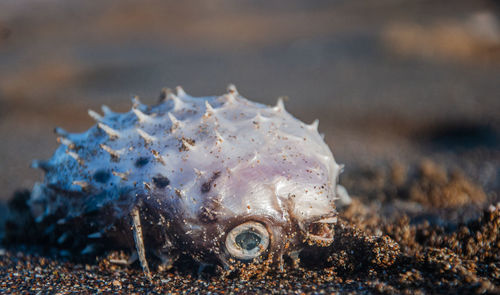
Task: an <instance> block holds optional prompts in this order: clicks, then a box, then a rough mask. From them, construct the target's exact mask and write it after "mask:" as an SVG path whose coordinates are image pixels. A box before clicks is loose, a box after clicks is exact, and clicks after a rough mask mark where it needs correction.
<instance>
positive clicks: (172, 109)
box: [31, 87, 340, 244]
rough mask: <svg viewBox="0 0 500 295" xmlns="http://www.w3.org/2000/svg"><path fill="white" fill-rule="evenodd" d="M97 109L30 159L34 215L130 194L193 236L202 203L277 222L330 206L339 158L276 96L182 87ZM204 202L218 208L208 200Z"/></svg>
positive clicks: (222, 215) (78, 209)
mask: <svg viewBox="0 0 500 295" xmlns="http://www.w3.org/2000/svg"><path fill="white" fill-rule="evenodd" d="M103 112H104V115H103V116H101V115H99V114H97V113H95V112H93V111H89V114H90V116H91V117H93V118H94V119H95V120H96V121H97V124H96V125H95V126H93V127H92V128H90V129H89V130H88V131H86V132H84V133H81V134H70V133H67V132H65V131H63V130H61V129H57V130H56V133H58V134H59V135H60V136H61V137H60V142H61V146H60V147H59V148H58V149H57V151H56V152H55V154H54V156H53V157H52V158H51V159H50V160H49V161H48V162H35V164H34V165H35V166H37V167H40V168H43V169H44V170H46V176H45V180H44V182H43V183H38V184H37V185H35V188H34V190H33V193H32V197H31V204H32V205H31V206H32V212H33V214H34V215H35V217H37V218H38V220H43V219H44V217H46V216H51V215H53V214H55V213H56V212H60V211H63V212H64V213H63V216H62V218H65V219H68V218H73V217H77V216H81V215H84V214H85V212H86V211H88V210H99V208H103V207H105V206H109V205H110V204H111V205H112V206H113V204H115V203H116V204H118V203H120V202H133V200H134V198H133V197H132V198H126V199H123V195H124V194H128V193H130V192H141V195H142V196H146V197H145V198H146V199H147V200H148V202H151V203H155V204H157V206H158V208H162V207H164V208H166V209H164V210H167V211H169V212H167V213H165V215H168V216H169V217H168V218H170V219H172V216H176V214H177V215H178V217H179V218H181V219H182V222H180V223H179V224H181V225H180V226H181V227H183V228H182V229H175V232H184V233H185V235H188V236H191V240H196V238H197V237H204V238H205V239H207V237H206V234H205V233H204V228H203V226H201V224H203V222H200V221H199V219H200V212H204V210H205V213H206V210H214V211H217V212H213V213H214V214H215V215H217V220H221V222H223V221H224V220H226V219H227V220H228V219H230V218H232V217H236V216H252V215H263V216H272V217H273V218H274V219H277V220H279V221H280V222H283V223H286V222H290V220H292V219H293V220H295V221H296V222H297V223H298V225H299V227H301V228H304V227H305V222H306V221H311V220H317V219H319V218H324V217H331V216H333V215H334V213H335V207H334V200H335V199H336V194H335V189H336V187H335V186H336V181H337V178H338V174H339V170H340V169H339V165H337V164H336V163H335V161H334V158H333V155H332V153H331V151H330V149H329V148H328V146H327V145H326V144H325V142H324V141H323V139H322V137H321V135H320V134H319V133H318V131H317V122H315V123H313V124H311V125H307V124H304V123H303V122H301V121H299V120H297V119H296V118H294V117H293V116H292V115H290V114H289V113H288V112H287V111H286V110H285V109H284V106H283V103H282V102H281V100H280V101H279V102H278V104H277V105H276V106H275V107H268V106H265V105H262V104H258V103H254V102H251V101H249V100H247V99H245V98H243V97H242V96H240V95H239V94H238V93H237V91H236V89H235V88H233V87H230V88H229V92H228V93H227V94H225V95H223V96H219V97H217V96H213V97H201V98H195V97H191V96H189V95H187V94H185V93H184V91H182V89H180V88H179V89H178V92H177V95H174V94H172V93H168V94H167V95H166V98H165V99H164V100H163V101H161V102H160V103H159V104H157V105H155V106H146V105H143V104H141V103H140V102H139V101H138V100H137V99H135V100H134V105H133V107H132V109H131V110H130V111H129V112H127V113H123V114H119V113H114V112H112V111H110V110H109V109H108V108H107V107H103ZM207 185H208V187H207ZM149 192H150V193H149ZM71 193H75V194H76V195H77V196H76V197H74V196H71ZM136 195H137V193H136ZM206 199H210V200H211V202H212V203H213V202H216V203H217V204H218V205H219V206H217V208H213V206H212V207H210V206H208V207H207V200H206ZM121 205H123V204H121ZM116 207H118V206H116ZM124 207H125V208H126V206H121V207H120V208H117V209H116V210H115V211H116V212H115V214H116V216H120V212H121V211H123V210H124V209H123V208H124ZM120 210H121V211H120ZM125 211H126V210H125ZM160 211H161V210H160ZM122 213H123V214H122V215H127V214H128V213H129V212H122ZM168 218H167V219H168ZM219 227H220V228H221V229H220V231H221V232H222V231H224V229H223V226H222V225H221V226H219ZM169 239H170V240H172V239H176V236H173V235H170V236H169ZM205 242H206V241H205ZM173 243H174V244H175V241H173Z"/></svg>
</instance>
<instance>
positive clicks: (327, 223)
mask: <svg viewBox="0 0 500 295" xmlns="http://www.w3.org/2000/svg"><path fill="white" fill-rule="evenodd" d="M336 223H337V216H328V217H323V218H320V219H318V220H315V221H311V222H309V224H307V226H306V227H305V230H304V232H305V242H307V243H308V244H309V245H311V246H312V245H319V246H328V245H330V244H331V243H332V242H333V239H334V235H335V230H334V227H335V224H336Z"/></svg>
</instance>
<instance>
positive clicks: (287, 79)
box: [0, 0, 500, 294]
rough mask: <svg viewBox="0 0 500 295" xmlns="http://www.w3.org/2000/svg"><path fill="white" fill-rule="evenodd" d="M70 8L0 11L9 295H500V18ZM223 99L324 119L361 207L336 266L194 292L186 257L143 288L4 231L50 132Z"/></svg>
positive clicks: (100, 262) (308, 263)
mask: <svg viewBox="0 0 500 295" xmlns="http://www.w3.org/2000/svg"><path fill="white" fill-rule="evenodd" d="M62 2H63V1H59V0H48V1H45V2H43V3H40V4H37V5H34V4H32V5H28V4H27V2H25V1H5V2H2V3H1V4H0V64H1V65H2V66H1V67H0V138H2V144H1V145H0V168H1V169H0V187H1V188H2V193H1V194H0V200H1V202H0V224H1V225H0V236H4V237H5V238H6V239H4V240H3V242H2V244H0V291H1V292H3V293H23V292H24V293H37V292H39V291H42V293H43V292H54V293H56V292H62V293H67V292H71V291H76V292H86V293H95V292H98V291H105V292H123V293H132V292H136V293H143V292H146V291H148V292H153V293H168V292H171V293H180V292H185V293H195V292H199V293H206V292H213V293H218V294H221V293H257V292H265V293H297V294H300V293H322V292H324V293H330V292H343V293H353V294H359V293H369V294H372V293H375V294H380V293H383V294H401V293H408V294H433V293H449V294H457V293H462V294H465V293H491V294H493V293H499V292H500V290H499V286H500V270H499V268H500V257H499V253H500V241H499V235H498V232H499V222H500V221H499V220H500V217H499V216H500V213H499V209H498V206H497V205H496V204H497V203H498V202H499V201H500V170H499V167H500V117H499V115H498V111H497V110H498V109H500V100H499V99H498V98H499V97H500V84H499V83H498V77H499V76H500V54H499V52H500V41H499V40H500V39H499V38H500V35H499V33H498V32H497V31H498V29H495V28H496V27H495V24H494V23H495V19H496V20H498V15H499V10H498V4H495V3H496V2H494V1H487V0H484V1H474V2H470V1H440V3H434V2H432V3H430V2H428V1H408V0H383V1H380V0H377V1H362V2H356V1H347V2H345V1H339V2H337V1H333V2H329V3H322V2H320V1H318V2H316V1H312V2H311V1H308V2H302V1H286V5H285V4H284V3H283V2H280V3H277V4H272V3H260V4H261V5H260V6H258V7H256V6H251V5H249V4H234V3H233V4H231V3H229V2H230V1H220V3H219V4H220V5H210V4H206V5H192V4H189V3H183V4H179V3H177V2H168V1H155V0H150V1H146V2H147V5H143V4H138V3H137V2H134V1H122V2H121V4H120V5H117V4H116V3H115V2H113V1H101V3H100V4H99V5H94V4H86V3H84V2H65V3H64V4H63V3H62ZM146 2H144V3H146ZM491 18H493V21H492V20H491ZM450 44H451V45H452V46H450ZM228 83H235V84H236V85H237V86H238V89H239V92H240V93H241V94H242V95H244V96H246V97H248V98H249V99H251V100H255V101H259V102H263V103H266V104H274V103H275V101H276V99H277V97H279V96H287V97H288V99H287V100H285V105H286V108H287V110H288V111H289V112H290V113H292V114H294V115H296V116H297V117H299V118H300V119H302V120H304V121H306V122H312V120H314V119H316V118H319V119H320V127H319V128H320V131H321V132H323V133H325V135H326V137H325V140H326V142H327V143H328V144H329V146H330V147H331V148H332V150H333V153H334V155H335V157H336V160H337V162H340V163H343V164H345V165H346V166H345V167H346V168H345V172H344V173H343V174H342V175H341V179H340V181H341V183H342V184H343V185H344V186H345V187H346V188H347V190H348V191H349V193H350V194H351V196H352V197H353V200H354V202H353V204H352V205H351V206H350V207H347V208H343V209H340V210H339V211H340V217H341V218H340V220H341V221H340V222H339V224H338V226H337V228H336V230H335V234H336V242H335V243H334V245H332V247H331V249H329V253H328V255H327V256H326V257H324V256H321V257H318V256H315V255H314V253H315V252H314V251H309V252H304V254H303V257H302V259H301V264H300V267H299V268H298V269H297V268H294V267H293V266H292V265H291V264H288V265H287V266H286V268H285V271H284V272H273V271H271V272H267V273H255V274H254V275H255V276H254V277H252V276H250V277H249V276H245V275H244V276H243V277H240V276H238V275H234V274H233V275H229V276H225V277H223V276H221V275H220V274H219V273H218V272H217V270H216V269H215V268H209V269H207V270H205V271H204V272H203V273H202V274H201V276H199V275H198V265H197V264H196V263H194V262H193V261H191V260H190V259H189V258H183V259H182V260H181V262H179V263H177V264H176V265H175V266H174V268H173V269H172V270H169V271H156V272H155V275H154V278H153V282H149V281H148V280H146V279H145V278H144V276H143V274H142V272H141V270H140V267H139V266H138V265H137V263H136V264H134V265H132V266H129V267H124V266H119V265H114V264H112V263H110V262H109V260H110V258H111V257H115V256H117V255H118V256H120V255H122V256H127V255H128V252H124V253H103V254H100V255H99V256H98V257H83V256H79V255H77V256H75V255H69V254H68V253H69V252H67V251H66V249H59V248H57V247H54V246H53V245H47V244H44V243H42V242H41V241H40V240H39V239H38V240H37V234H36V233H31V232H30V234H26V233H25V234H24V235H21V236H17V237H16V236H15V235H14V236H12V235H11V234H12V233H15V232H16V230H15V229H13V228H12V227H9V226H7V228H6V227H5V226H4V222H3V221H4V219H5V217H6V216H7V202H8V201H9V200H11V198H12V197H13V195H14V192H15V191H23V190H29V189H31V188H32V186H33V183H34V182H35V181H39V180H40V179H42V177H43V174H42V173H41V172H40V171H35V170H32V169H30V168H29V164H30V162H31V160H32V159H46V158H48V157H50V155H51V153H52V152H53V151H54V150H55V148H56V147H57V145H58V144H57V142H56V140H55V135H53V134H52V130H53V128H54V127H55V126H62V127H64V128H65V129H67V130H69V131H71V132H78V131H83V130H86V129H87V128H88V127H89V126H91V124H93V121H92V119H91V118H89V117H88V116H87V109H89V108H91V109H96V110H97V109H99V107H100V106H101V105H102V104H107V105H109V106H110V107H111V108H112V109H113V110H117V111H125V110H127V109H128V108H129V107H130V102H129V99H128V97H129V96H130V95H131V94H139V95H140V96H141V99H142V100H143V101H144V102H146V103H153V102H155V101H156V100H157V98H158V94H159V92H160V90H161V89H162V88H163V87H171V88H173V87H175V86H177V85H183V86H184V88H185V89H186V91H188V92H189V93H191V94H193V95H215V94H222V93H223V92H224V90H225V87H226V85H227V84H228ZM19 195H22V194H18V196H19ZM18 200H19V199H18ZM23 204H24V203H23V202H21V203H19V204H17V205H19V206H18V207H17V208H18V209H19V210H21V211H22V210H23V208H24V207H23V206H24V205H23ZM11 205H13V206H14V207H16V206H17V205H16V203H15V202H14V203H12V202H11ZM11 212H12V211H11ZM23 216H25V215H23ZM9 230H11V231H10V234H9ZM31 230H32V231H33V228H32V229H31ZM28 232H29V231H28ZM17 233H19V231H17Z"/></svg>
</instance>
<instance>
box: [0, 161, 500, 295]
mask: <svg viewBox="0 0 500 295" xmlns="http://www.w3.org/2000/svg"><path fill="white" fill-rule="evenodd" d="M414 169H415V171H416V172H415V173H414V174H412V173H409V172H408V170H411V168H410V169H402V167H401V165H392V167H390V166H386V167H385V168H384V169H379V170H378V171H377V170H371V171H368V170H367V169H365V170H362V171H361V170H360V171H358V172H356V173H352V174H351V175H346V177H345V180H344V184H345V185H346V186H347V187H348V189H349V188H350V187H349V186H350V185H351V184H350V181H356V182H357V183H363V182H364V183H365V184H364V187H362V188H358V191H357V193H358V194H359V196H353V203H352V204H351V205H350V206H348V207H346V208H343V209H340V210H341V211H340V215H339V222H338V223H337V224H336V225H335V239H334V243H333V244H331V245H330V246H328V247H327V248H324V247H319V246H312V247H308V248H307V249H306V250H304V251H303V252H302V253H301V257H300V258H301V259H300V264H299V265H298V266H294V265H293V263H292V262H291V261H288V262H287V264H286V265H285V269H284V270H283V271H277V270H275V269H270V270H269V269H266V270H265V271H263V270H262V268H255V269H254V268H252V267H249V268H247V267H242V268H241V269H240V271H241V272H240V271H238V270H236V271H233V272H225V271H222V269H221V268H219V267H215V266H214V267H207V268H205V269H204V270H203V271H202V272H199V265H198V264H197V263H195V262H194V261H192V260H191V259H190V258H189V257H182V258H181V259H180V260H179V261H178V262H177V263H176V264H175V265H174V267H173V268H172V269H170V270H158V269H157V270H155V271H154V272H153V273H154V275H153V278H152V280H151V281H149V280H148V279H147V278H146V277H145V276H144V274H143V273H142V271H141V269H140V267H139V265H137V263H135V264H132V265H130V266H123V265H117V264H115V263H111V260H112V259H116V258H120V257H121V258H127V257H128V255H129V253H128V252H127V251H121V252H103V253H102V254H101V255H99V256H95V257H82V256H74V255H71V254H70V252H68V251H67V250H65V249H60V248H56V247H54V246H53V245H48V244H46V243H44V242H43V241H41V240H36V238H35V239H32V241H33V242H32V243H29V242H27V241H29V240H30V239H29V238H28V239H27V236H26V234H25V233H26V232H23V234H22V235H21V237H23V238H22V239H19V237H18V239H17V240H16V236H15V232H11V233H9V231H7V242H6V243H4V246H3V248H2V249H1V250H0V255H1V256H0V258H1V259H0V269H1V270H2V271H1V276H0V290H2V291H3V292H6V293H18V292H19V293H23V292H24V293H37V292H39V291H42V292H51V293H52V292H54V293H57V292H59V293H69V292H86V293H95V292H124V293H145V292H150V293H196V292H199V293H208V292H211V293H212V294H226V293H228V294H235V293H295V294H302V293H315V294H322V293H336V292H342V293H352V294H379V293H382V294H433V293H440V294H443V293H444V294H446V293H448V294H466V293H475V294H494V293H498V292H500V263H499V262H500V203H499V204H498V205H494V204H496V202H497V201H498V198H497V197H496V196H495V195H494V194H485V193H484V191H483V189H482V188H481V187H480V186H478V185H477V184H475V183H474V182H473V181H471V180H470V179H469V178H467V177H466V176H464V175H463V174H460V173H458V172H453V173H451V172H448V171H447V169H446V168H444V167H442V166H440V165H437V164H436V163H434V162H431V161H429V160H424V161H422V163H421V164H420V165H419V167H414ZM384 171H385V172H384ZM362 175H364V176H362ZM376 175H379V176H378V179H376V181H374V180H373V179H374V176H376ZM380 175H385V176H380ZM351 177H354V178H352V179H351ZM375 178H377V177H375ZM368 183H371V184H368ZM374 194H375V195H378V197H374ZM26 196H27V195H26V193H24V194H23V193H20V194H18V195H17V199H18V200H22V199H23V198H26ZM16 206H17V207H16ZM11 207H13V208H17V209H20V210H22V208H23V205H22V202H21V203H19V202H18V203H16V202H11ZM465 211H466V212H468V214H461V213H460V212H465ZM18 216H19V215H18ZM464 220H467V221H465V222H464ZM34 236H36V234H32V238H33V237H34ZM9 239H10V241H11V242H8V240H9ZM20 241H23V243H19V242H20ZM325 250H326V251H325Z"/></svg>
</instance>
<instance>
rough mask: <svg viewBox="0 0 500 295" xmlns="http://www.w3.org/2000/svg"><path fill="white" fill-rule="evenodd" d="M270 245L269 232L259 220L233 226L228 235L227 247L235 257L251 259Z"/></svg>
mask: <svg viewBox="0 0 500 295" xmlns="http://www.w3.org/2000/svg"><path fill="white" fill-rule="evenodd" d="M268 246H269V233H268V232H267V229H266V227H265V226H264V225H263V224H262V223H259V222H255V221H248V222H245V223H243V224H240V225H238V226H236V227H235V228H233V229H232V230H231V231H230V232H229V234H228V235H227V236H226V249H227V251H228V252H229V254H231V255H232V256H233V257H235V258H237V259H241V260H250V259H253V258H255V257H257V256H259V255H261V254H262V253H263V252H264V251H265V250H266V249H267V247H268Z"/></svg>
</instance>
